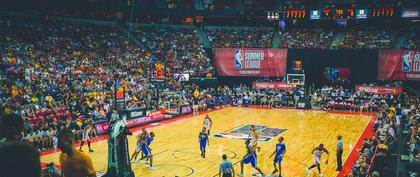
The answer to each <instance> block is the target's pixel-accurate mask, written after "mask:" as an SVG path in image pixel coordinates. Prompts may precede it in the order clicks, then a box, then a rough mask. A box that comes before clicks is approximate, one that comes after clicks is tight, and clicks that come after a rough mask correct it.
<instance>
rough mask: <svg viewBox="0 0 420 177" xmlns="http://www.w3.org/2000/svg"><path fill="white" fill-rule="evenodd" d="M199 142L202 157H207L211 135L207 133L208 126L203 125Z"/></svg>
mask: <svg viewBox="0 0 420 177" xmlns="http://www.w3.org/2000/svg"><path fill="white" fill-rule="evenodd" d="M198 142H199V143H200V150H201V157H203V158H205V157H206V145H210V142H209V136H208V135H207V133H206V128H205V127H203V129H202V130H201V132H200V134H199V135H198Z"/></svg>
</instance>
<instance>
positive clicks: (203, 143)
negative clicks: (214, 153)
mask: <svg viewBox="0 0 420 177" xmlns="http://www.w3.org/2000/svg"><path fill="white" fill-rule="evenodd" d="M206 145H207V144H206V142H205V141H204V142H202V141H200V149H203V148H206Z"/></svg>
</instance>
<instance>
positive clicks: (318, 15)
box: [285, 7, 420, 20]
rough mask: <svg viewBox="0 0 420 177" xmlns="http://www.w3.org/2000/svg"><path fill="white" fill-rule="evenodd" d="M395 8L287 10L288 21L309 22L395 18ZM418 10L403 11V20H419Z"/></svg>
mask: <svg viewBox="0 0 420 177" xmlns="http://www.w3.org/2000/svg"><path fill="white" fill-rule="evenodd" d="M394 12H395V9H394V8H392V7H391V8H369V9H368V8H362V9H343V8H336V9H321V10H320V9H314V10H287V11H286V13H285V17H286V19H309V20H340V19H343V20H344V19H347V20H351V19H368V18H381V17H393V16H394V15H395V13H394ZM419 14H420V12H419V9H418V8H411V9H403V10H402V11H401V17H402V18H418V16H419Z"/></svg>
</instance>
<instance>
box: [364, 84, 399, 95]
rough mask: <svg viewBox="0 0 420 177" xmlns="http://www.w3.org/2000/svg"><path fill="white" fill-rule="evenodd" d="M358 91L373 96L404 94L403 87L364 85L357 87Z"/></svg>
mask: <svg viewBox="0 0 420 177" xmlns="http://www.w3.org/2000/svg"><path fill="white" fill-rule="evenodd" d="M356 91H359V92H367V93H372V94H380V95H385V94H386V95H388V94H392V95H398V94H401V93H402V92H403V88H402V87H385V86H364V85H356Z"/></svg>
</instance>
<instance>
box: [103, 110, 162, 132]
mask: <svg viewBox="0 0 420 177" xmlns="http://www.w3.org/2000/svg"><path fill="white" fill-rule="evenodd" d="M162 119H165V114H153V115H151V116H146V117H141V118H136V119H131V120H127V127H134V126H137V125H141V124H146V123H149V122H154V121H158V120H162ZM95 127H96V131H97V133H98V134H104V133H106V132H107V131H108V122H102V123H97V124H95Z"/></svg>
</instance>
